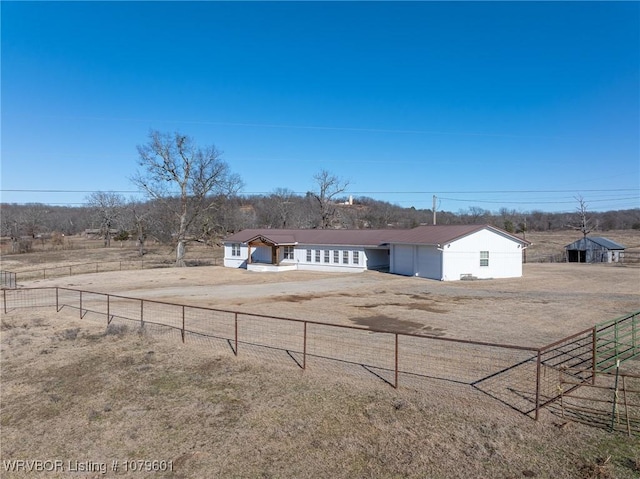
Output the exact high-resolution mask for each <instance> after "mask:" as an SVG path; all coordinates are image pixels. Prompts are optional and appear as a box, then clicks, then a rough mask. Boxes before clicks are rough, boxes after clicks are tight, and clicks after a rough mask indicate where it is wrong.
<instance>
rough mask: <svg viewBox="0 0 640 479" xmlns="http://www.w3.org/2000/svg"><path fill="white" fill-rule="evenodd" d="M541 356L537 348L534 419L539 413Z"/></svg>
mask: <svg viewBox="0 0 640 479" xmlns="http://www.w3.org/2000/svg"><path fill="white" fill-rule="evenodd" d="M541 356H542V353H541V351H540V350H539V349H538V359H537V361H536V414H535V418H534V419H535V420H536V421H537V420H538V417H539V415H540V370H541V367H540V366H541Z"/></svg>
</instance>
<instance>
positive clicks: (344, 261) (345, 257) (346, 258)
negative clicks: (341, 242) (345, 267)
mask: <svg viewBox="0 0 640 479" xmlns="http://www.w3.org/2000/svg"><path fill="white" fill-rule="evenodd" d="M342 264H349V252H348V251H343V252H342Z"/></svg>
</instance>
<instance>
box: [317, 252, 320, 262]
mask: <svg viewBox="0 0 640 479" xmlns="http://www.w3.org/2000/svg"><path fill="white" fill-rule="evenodd" d="M319 262H320V250H319V249H317V250H316V263H319Z"/></svg>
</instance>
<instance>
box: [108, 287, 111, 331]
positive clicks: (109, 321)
mask: <svg viewBox="0 0 640 479" xmlns="http://www.w3.org/2000/svg"><path fill="white" fill-rule="evenodd" d="M110 297H111V296H109V295H107V326H109V325H110V324H111V310H110V308H109V306H110V300H109V298H110Z"/></svg>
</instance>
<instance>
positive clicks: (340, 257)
mask: <svg viewBox="0 0 640 479" xmlns="http://www.w3.org/2000/svg"><path fill="white" fill-rule="evenodd" d="M332 259H333V261H332ZM349 259H351V263H349ZM320 262H322V263H333V264H340V263H342V264H360V251H352V252H351V255H349V251H347V250H342V251H340V250H328V249H325V250H319V249H316V250H312V249H308V250H307V263H320Z"/></svg>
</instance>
